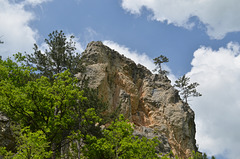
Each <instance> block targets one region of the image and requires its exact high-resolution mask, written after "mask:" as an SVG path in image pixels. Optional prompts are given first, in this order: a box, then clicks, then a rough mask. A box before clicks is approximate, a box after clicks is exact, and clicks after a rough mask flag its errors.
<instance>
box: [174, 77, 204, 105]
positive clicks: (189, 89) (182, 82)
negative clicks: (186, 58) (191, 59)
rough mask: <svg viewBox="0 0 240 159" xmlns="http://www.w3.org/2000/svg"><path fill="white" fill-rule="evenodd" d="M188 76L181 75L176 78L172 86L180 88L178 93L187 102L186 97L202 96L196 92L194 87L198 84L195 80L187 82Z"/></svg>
mask: <svg viewBox="0 0 240 159" xmlns="http://www.w3.org/2000/svg"><path fill="white" fill-rule="evenodd" d="M189 82H190V77H186V75H183V76H182V77H180V78H179V79H178V80H176V81H175V84H174V86H175V87H177V88H179V89H180V94H181V95H182V96H183V99H184V100H185V102H186V103H187V99H188V97H191V96H192V97H199V96H202V94H201V93H199V92H197V90H196V87H197V86H199V84H198V83H197V82H194V83H189Z"/></svg>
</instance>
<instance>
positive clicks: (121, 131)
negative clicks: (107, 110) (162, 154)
mask: <svg viewBox="0 0 240 159" xmlns="http://www.w3.org/2000/svg"><path fill="white" fill-rule="evenodd" d="M86 141H87V144H86V145H85V147H84V151H83V154H84V156H85V157H87V158H95V159H98V158H99V159H100V158H101V159H115V158H122V159H124V158H125V159H128V158H139V159H140V158H158V156H157V154H156V153H155V151H156V150H155V147H156V146H157V145H158V141H157V140H156V139H153V140H148V139H147V138H145V137H143V138H141V139H140V138H138V137H137V136H133V125H131V124H130V123H129V122H128V121H127V120H124V117H123V115H120V116H119V119H117V120H116V121H114V122H112V124H111V125H110V126H109V127H108V128H107V129H104V130H103V137H102V138H99V139H98V138H96V137H95V136H91V135H87V140H86Z"/></svg>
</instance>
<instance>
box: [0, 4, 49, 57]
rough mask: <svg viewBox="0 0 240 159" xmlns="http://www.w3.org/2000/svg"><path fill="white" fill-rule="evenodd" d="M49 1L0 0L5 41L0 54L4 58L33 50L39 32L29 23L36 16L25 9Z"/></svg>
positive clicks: (1, 34) (0, 30)
mask: <svg viewBox="0 0 240 159" xmlns="http://www.w3.org/2000/svg"><path fill="white" fill-rule="evenodd" d="M47 1H49V0H25V1H21V2H19V3H17V2H11V1H9V0H0V19H1V24H0V36H1V37H2V38H1V40H2V41H4V44H2V45H0V55H1V56H2V57H3V58H6V57H8V56H10V57H11V56H12V54H15V53H17V52H28V53H30V52H32V48H33V44H34V43H36V39H37V37H38V32H37V30H34V29H32V28H31V27H30V26H29V23H30V22H31V21H33V20H35V16H34V14H33V13H32V12H30V11H27V10H25V7H26V6H27V5H28V6H29V5H32V6H35V5H39V4H41V3H43V2H47Z"/></svg>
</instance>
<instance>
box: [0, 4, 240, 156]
mask: <svg viewBox="0 0 240 159" xmlns="http://www.w3.org/2000/svg"><path fill="white" fill-rule="evenodd" d="M239 12H240V2H239V1H238V0H228V1H226V0H195V1H189V0H182V1H179V0H101V1H100V0H0V21H1V24H0V37H1V40H2V41H4V44H2V45H0V55H1V56H2V57H3V58H6V57H7V56H12V54H13V53H17V52H27V53H31V52H32V47H33V44H34V43H37V44H38V45H39V46H40V47H41V48H45V45H44V39H45V38H47V35H48V34H49V33H50V32H52V31H54V30H63V31H64V33H65V34H67V35H70V34H73V35H75V37H76V42H77V47H78V50H79V51H80V52H81V51H83V50H84V49H85V47H86V45H87V43H88V42H90V41H93V40H94V41H98V40H100V41H103V42H104V44H106V45H108V46H109V47H111V48H113V49H115V50H117V51H119V52H120V53H122V54H124V55H125V56H127V57H130V58H131V59H133V60H134V61H136V62H139V63H141V64H143V65H145V66H147V67H148V68H149V69H153V68H154V65H153V63H152V59H153V58H155V57H158V56H159V55H161V54H163V55H165V56H167V57H168V58H169V60H170V61H169V63H167V64H166V65H165V69H168V70H169V71H170V72H171V73H170V75H169V76H170V77H169V78H170V79H172V80H174V79H176V78H178V77H180V76H182V75H183V74H187V75H188V76H190V77H191V79H192V80H193V81H194V82H195V81H197V82H198V83H200V86H199V92H201V93H202V94H203V97H200V98H195V99H192V101H190V105H191V107H192V108H193V109H194V111H195V113H196V123H197V142H198V144H199V147H200V150H202V151H205V152H207V153H209V154H213V155H216V156H219V155H221V156H222V157H221V158H230V159H231V158H236V157H239V156H240V152H239V150H238V148H239V147H240V137H239V135H238V134H240V128H239V123H240V117H239V115H238V114H239V112H240V100H239V99H238V98H239V97H238V90H239V89H240V84H239V80H240V56H239V53H240V45H239V44H240V13H239ZM220 145H221V146H220Z"/></svg>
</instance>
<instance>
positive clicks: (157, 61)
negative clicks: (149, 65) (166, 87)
mask: <svg viewBox="0 0 240 159" xmlns="http://www.w3.org/2000/svg"><path fill="white" fill-rule="evenodd" d="M153 61H154V64H155V65H156V68H155V69H154V70H153V71H154V72H155V71H158V73H159V74H163V75H164V74H168V73H169V72H168V71H166V70H163V69H162V65H161V64H162V63H166V62H169V59H168V58H167V57H166V56H163V55H160V56H159V57H156V58H155V59H153Z"/></svg>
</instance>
